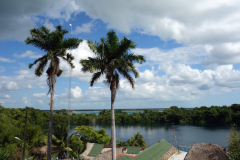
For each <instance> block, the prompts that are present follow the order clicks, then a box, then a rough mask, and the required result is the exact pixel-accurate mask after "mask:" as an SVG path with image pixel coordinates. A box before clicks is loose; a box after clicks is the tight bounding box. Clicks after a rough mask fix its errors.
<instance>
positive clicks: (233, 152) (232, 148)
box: [227, 126, 240, 160]
mask: <svg viewBox="0 0 240 160" xmlns="http://www.w3.org/2000/svg"><path fill="white" fill-rule="evenodd" d="M227 144H228V150H227V153H228V154H229V157H230V159H232V160H240V133H239V132H238V131H237V130H236V129H235V126H232V129H231V132H230V135H229V137H228V142H227Z"/></svg>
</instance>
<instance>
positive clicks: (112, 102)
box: [111, 83, 117, 160]
mask: <svg viewBox="0 0 240 160" xmlns="http://www.w3.org/2000/svg"><path fill="white" fill-rule="evenodd" d="M111 85H112V86H111V140H112V160H116V156H117V155H116V131H115V115H114V101H115V97H116V91H117V88H116V84H115V83H112V84H111Z"/></svg>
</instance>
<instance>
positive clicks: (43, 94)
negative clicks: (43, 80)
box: [33, 93, 47, 98]
mask: <svg viewBox="0 0 240 160" xmlns="http://www.w3.org/2000/svg"><path fill="white" fill-rule="evenodd" d="M33 96H34V97H37V98H47V94H46V93H34V94H33Z"/></svg>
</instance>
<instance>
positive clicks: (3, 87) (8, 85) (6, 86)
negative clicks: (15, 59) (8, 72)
mask: <svg viewBox="0 0 240 160" xmlns="http://www.w3.org/2000/svg"><path fill="white" fill-rule="evenodd" d="M18 90H20V87H19V86H18V83H17V82H14V81H5V82H4V81H3V82H1V83H0V92H15V91H18Z"/></svg>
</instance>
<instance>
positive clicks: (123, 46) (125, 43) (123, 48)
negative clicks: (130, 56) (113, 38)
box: [118, 37, 136, 53]
mask: <svg viewBox="0 0 240 160" xmlns="http://www.w3.org/2000/svg"><path fill="white" fill-rule="evenodd" d="M135 47H136V44H135V43H134V42H133V41H132V40H130V39H128V38H126V37H124V38H123V39H122V40H121V41H120V44H119V47H118V52H119V53H126V52H127V51H128V50H129V49H134V48H135Z"/></svg>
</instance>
